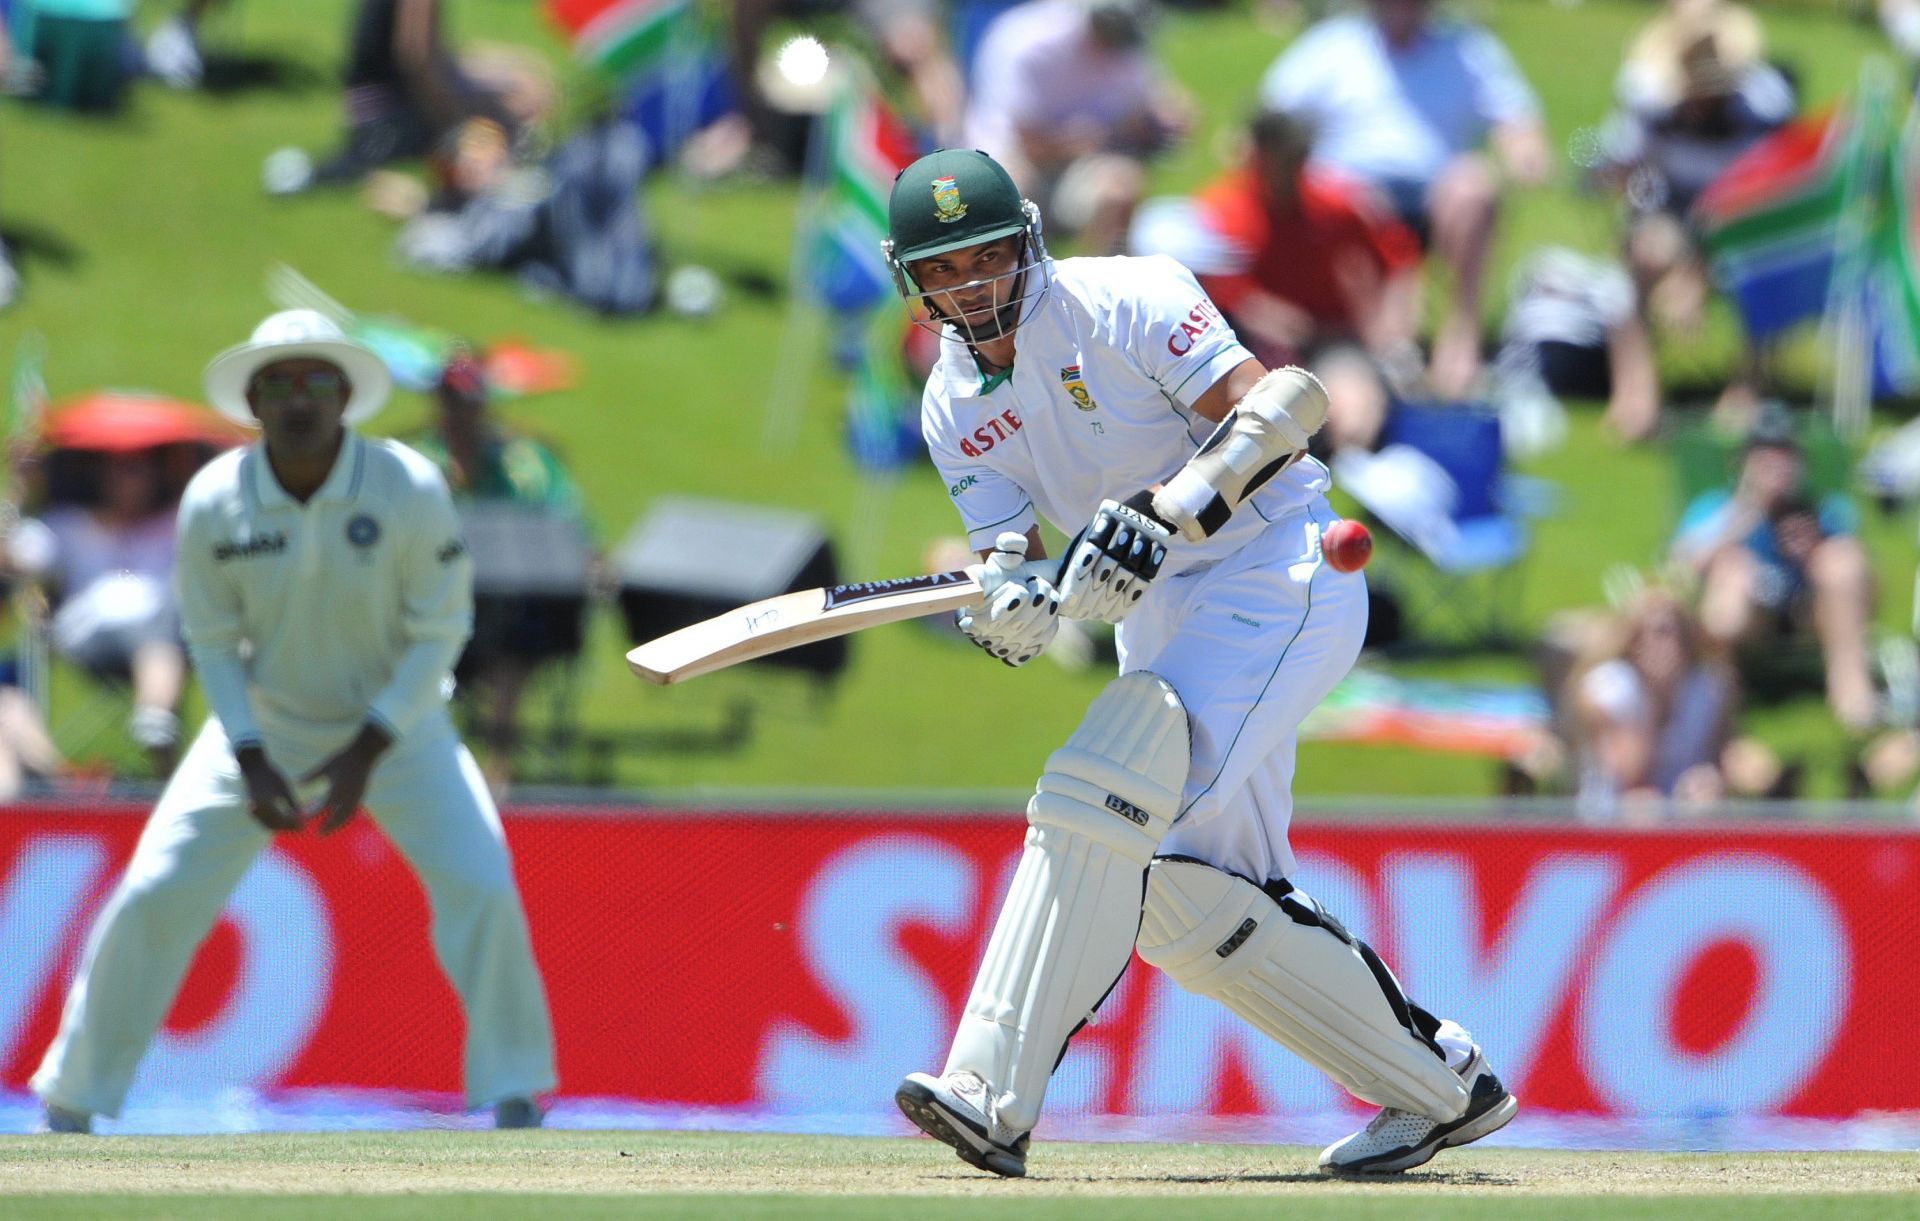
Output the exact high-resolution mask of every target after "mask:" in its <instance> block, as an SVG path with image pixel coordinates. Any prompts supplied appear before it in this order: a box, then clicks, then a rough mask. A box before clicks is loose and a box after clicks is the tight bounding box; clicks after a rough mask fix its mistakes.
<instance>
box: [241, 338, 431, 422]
mask: <svg viewBox="0 0 1920 1221" xmlns="http://www.w3.org/2000/svg"><path fill="white" fill-rule="evenodd" d="M302 358H307V359H311V360H324V361H327V362H329V363H331V364H334V365H337V366H339V368H340V371H341V372H342V373H345V374H346V375H347V380H348V381H349V382H351V383H352V385H353V393H352V394H351V395H349V396H348V398H347V409H346V412H345V414H344V415H343V416H342V417H341V418H342V419H344V420H345V421H346V422H347V423H349V424H359V423H362V422H364V421H366V420H369V419H372V418H373V415H374V413H375V412H377V411H379V410H380V409H381V408H382V407H384V406H386V404H387V394H388V392H389V391H391V390H392V388H393V379H392V378H391V377H390V376H389V375H388V373H387V366H386V364H385V363H384V362H382V361H381V359H380V358H379V357H378V356H376V355H375V354H374V352H373V350H372V349H371V348H367V347H363V346H362V345H360V344H357V343H355V342H354V341H353V340H351V339H348V338H347V336H346V332H344V331H342V330H341V329H340V324H339V323H337V322H335V321H334V320H333V319H331V318H329V317H327V316H326V315H325V314H323V313H321V312H320V311H318V310H310V309H289V310H281V311H280V312H279V313H277V314H271V315H269V316H268V317H267V319H266V321H264V322H262V323H261V324H260V325H259V326H257V327H254V328H253V336H252V337H251V338H249V339H248V340H247V342H245V343H243V344H237V345H235V346H234V347H231V348H228V349H227V350H226V351H224V352H222V353H220V355H218V356H216V357H214V358H213V360H212V361H210V362H208V364H207V374H206V388H207V401H208V402H210V403H212V404H213V405H214V408H215V409H216V410H218V411H219V412H220V414H221V415H223V416H226V417H227V418H228V419H230V420H234V421H236V422H238V423H241V424H245V425H246V426H247V427H249V428H256V427H258V426H259V423H260V422H259V421H258V420H256V419H254V417H253V408H252V407H251V406H249V405H248V404H247V386H248V384H249V383H251V382H252V381H253V375H254V374H255V373H258V372H259V371H260V370H261V369H263V368H265V367H266V366H268V365H270V364H272V363H274V362H275V361H279V360H299V359H302Z"/></svg>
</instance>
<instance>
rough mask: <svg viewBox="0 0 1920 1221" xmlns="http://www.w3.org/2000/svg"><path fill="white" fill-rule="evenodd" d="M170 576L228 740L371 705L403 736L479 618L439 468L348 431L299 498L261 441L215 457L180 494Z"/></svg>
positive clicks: (374, 715)
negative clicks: (327, 466) (311, 489)
mask: <svg viewBox="0 0 1920 1221" xmlns="http://www.w3.org/2000/svg"><path fill="white" fill-rule="evenodd" d="M174 581H175V586H176V588H177V590H178V592H179V598H180V622H181V627H182V629H183V631H184V632H185V634H186V637H187V645H188V648H189V649H190V650H191V651H192V654H193V660H194V666H195V668H196V669H197V670H198V671H199V672H200V679H201V685H202V687H203V688H204V689H205V691H206V693H207V699H208V703H209V704H210V705H211V706H212V708H213V711H214V714H215V715H216V716H217V717H219V719H220V723H221V725H222V727H223V728H224V729H225V730H226V733H227V738H228V740H229V741H230V742H232V743H233V744H234V745H235V746H239V745H240V744H242V743H244V742H247V741H259V740H260V739H261V729H262V728H264V729H265V730H266V731H267V733H268V735H269V736H270V737H271V736H272V735H273V733H274V730H275V729H276V727H284V728H285V729H286V730H287V731H289V732H300V731H311V730H313V729H316V728H339V729H341V730H343V731H350V730H351V729H352V728H353V727H356V726H358V725H359V724H361V723H363V722H365V721H368V720H373V721H376V722H378V723H380V724H382V725H383V726H384V727H385V728H386V729H387V730H388V731H389V732H391V733H392V734H393V735H394V737H396V738H398V737H399V736H400V735H402V734H404V733H405V732H406V731H407V730H408V729H410V728H412V727H413V726H414V725H415V724H417V723H418V722H419V721H420V720H421V719H422V718H423V717H424V716H425V715H426V714H427V713H428V712H430V711H432V710H433V709H434V708H436V707H438V706H439V705H440V704H441V702H442V701H443V700H444V699H445V697H446V692H445V688H446V680H447V675H448V672H449V671H450V669H451V667H452V665H453V663H454V661H455V660H456V659H457V658H458V656H459V652H460V649H461V647H462V645H463V644H464V642H465V641H466V638H467V636H468V635H469V634H470V633H471V632H472V629H473V569H472V560H471V558H470V557H469V556H468V555H467V551H466V546H465V544H464V543H463V542H462V540H461V536H460V525H459V520H458V518H457V517H456V516H455V515H454V511H453V502H452V500H451V498H450V497H449V496H448V494H447V485H446V482H445V481H444V480H443V479H442V478H441V476H440V472H439V471H437V470H436V469H434V467H433V464H432V463H430V462H428V461H427V460H426V459H425V458H423V457H421V456H420V455H419V454H416V453H414V452H413V451H412V450H410V449H408V448H407V447H406V446H404V445H401V444H399V443H398V442H395V441H374V440H368V439H366V438H364V437H360V436H358V435H356V434H354V433H352V432H349V433H348V434H347V436H346V440H345V441H344V442H343V443H342V445H341V447H340V456H339V457H338V458H337V459H336V460H335V462H334V467H333V471H332V472H331V473H330V474H329V475H328V476H327V480H326V483H325V484H323V485H322V486H321V488H320V490H319V491H318V492H316V493H315V494H314V496H313V497H312V499H310V500H309V501H307V503H306V504H304V505H303V504H301V503H300V502H298V501H296V500H294V499H293V498H292V497H291V496H289V495H287V493H286V491H285V490H284V489H282V488H281V486H280V483H279V481H278V480H277V479H276V478H275V477H274V475H273V471H272V469H271V467H270V466H269V465H268V462H267V455H266V450H265V448H264V444H263V443H256V444H254V445H251V446H248V447H247V448H245V449H243V450H238V451H234V452H230V453H226V454H222V455H221V456H220V457H218V458H216V459H214V460H213V461H212V462H211V463H209V464H208V465H207V466H206V467H205V468H204V469H202V470H201V471H200V473H199V474H197V475H195V476H194V478H193V482H192V483H190V484H189V485H188V486H187V491H186V495H185V497H184V498H183V499H182V501H181V505H180V535H179V554H178V562H177V565H176V567H175V569H174ZM243 675H244V678H243V677H242V676H243Z"/></svg>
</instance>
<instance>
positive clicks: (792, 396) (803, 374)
mask: <svg viewBox="0 0 1920 1221" xmlns="http://www.w3.org/2000/svg"><path fill="white" fill-rule="evenodd" d="M838 87H839V88H845V87H846V85H845V83H844V82H841V83H840V85H839V86H838ZM838 109H839V100H838V99H837V98H836V99H835V101H834V102H833V103H832V104H829V106H828V107H827V109H826V110H825V111H824V112H822V113H821V114H818V115H815V116H814V118H813V121H812V123H811V124H810V125H809V126H808V128H807V156H806V165H805V167H804V168H803V170H802V172H801V176H800V180H801V182H802V183H804V184H805V188H804V189H803V190H802V191H801V193H800V203H799V206H798V207H797V208H796V209H795V210H794V229H793V250H792V252H791V254H790V256H789V257H788V260H787V320H786V325H785V326H783V327H782V328H781V336H780V354H779V356H778V358H776V359H775V361H774V366H773V368H774V374H773V387H772V390H771V391H770V392H769V394H768V395H767V416H766V422H765V424H764V425H763V426H762V428H761V430H760V449H761V451H762V452H763V453H766V454H774V453H779V452H781V451H783V450H786V449H789V448H791V447H792V445H793V443H794V441H795V440H797V439H798V435H799V432H800V414H801V412H802V411H803V410H804V409H805V407H806V398H807V390H808V387H809V384H810V383H811V382H812V381H813V371H814V366H815V363H816V358H817V356H818V353H819V351H820V323H821V319H822V317H823V316H824V311H823V310H822V309H821V308H820V306H819V304H818V303H817V302H815V301H814V300H813V295H812V293H811V292H809V291H808V286H807V285H806V284H805V283H804V281H805V280H806V279H807V273H808V264H809V263H810V262H811V258H812V253H813V241H812V237H813V233H814V224H813V223H812V222H810V221H809V219H808V218H809V217H816V216H818V214H819V212H820V206H821V203H822V202H823V201H824V200H825V199H826V196H827V157H828V154H829V151H830V146H831V144H832V142H833V141H832V127H833V124H834V122H835V121H836V120H835V112H836V111H837V110H838Z"/></svg>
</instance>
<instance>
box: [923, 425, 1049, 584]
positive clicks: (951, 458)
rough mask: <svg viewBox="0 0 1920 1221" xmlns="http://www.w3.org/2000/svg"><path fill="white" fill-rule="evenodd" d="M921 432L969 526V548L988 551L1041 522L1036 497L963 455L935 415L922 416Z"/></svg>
mask: <svg viewBox="0 0 1920 1221" xmlns="http://www.w3.org/2000/svg"><path fill="white" fill-rule="evenodd" d="M928 393H929V394H931V393H932V391H931V390H929V391H928ZM920 431H921V435H922V436H924V437H925V438H926V441H927V453H928V455H929V456H931V457H932V459H933V466H934V469H935V470H937V471H939V472H940V478H942V479H943V480H945V481H946V484H947V496H948V497H949V498H951V499H952V501H953V507H954V508H955V509H956V510H958V511H959V514H960V521H961V524H962V525H964V526H965V527H966V530H967V545H968V546H970V547H972V548H973V549H974V550H975V551H984V550H987V549H988V548H991V547H992V546H993V544H994V540H996V539H998V538H999V537H1000V536H1001V535H1002V534H1004V533H1006V532H1007V531H1009V530H1012V531H1014V532H1015V533H1018V534H1025V533H1026V532H1027V531H1029V530H1031V529H1033V527H1034V526H1035V525H1036V524H1037V523H1038V522H1039V520H1040V519H1039V517H1038V516H1037V515H1036V513H1035V512H1034V508H1033V497H1031V496H1029V495H1027V493H1026V492H1025V490H1023V489H1022V488H1021V487H1020V485H1019V484H1017V483H1015V482H1014V481H1013V480H1011V479H1009V478H1007V477H1006V476H1005V475H1003V474H1001V473H1000V472H999V471H996V470H994V469H993V468H992V467H990V466H987V465H986V464H985V463H982V462H979V461H976V460H975V459H972V458H969V457H967V456H966V455H965V454H964V453H962V452H961V451H960V444H959V442H958V441H956V440H955V439H954V438H953V437H950V436H947V435H945V433H944V431H943V430H942V429H941V428H940V427H939V426H938V425H936V424H935V423H934V417H933V416H932V415H930V414H929V415H925V416H923V417H922V419H921V426H920Z"/></svg>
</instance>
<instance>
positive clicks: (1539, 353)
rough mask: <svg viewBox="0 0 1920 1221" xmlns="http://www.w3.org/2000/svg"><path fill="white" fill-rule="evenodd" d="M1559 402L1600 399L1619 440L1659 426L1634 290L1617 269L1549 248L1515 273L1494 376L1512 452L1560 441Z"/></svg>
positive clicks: (1653, 373)
mask: <svg viewBox="0 0 1920 1221" xmlns="http://www.w3.org/2000/svg"><path fill="white" fill-rule="evenodd" d="M1562 398H1578V399H1604V400H1606V404H1607V414H1606V422H1607V424H1608V426H1609V427H1611V428H1612V429H1613V431H1614V433H1615V434H1616V435H1618V436H1619V437H1621V438H1622V439H1623V440H1627V441H1644V440H1646V439H1648V438H1649V437H1651V436H1652V435H1653V433H1654V430H1655V429H1656V428H1657V427H1659V424H1660V378H1659V371H1658V370H1657V369H1656V368H1655V367H1654V362H1653V341H1652V338H1651V337H1650V336H1649V335H1648V334H1647V328H1646V324H1645V323H1643V322H1642V321H1641V320H1640V314H1639V312H1638V311H1637V310H1636V309H1635V308H1634V293H1633V281H1632V280H1631V279H1630V278H1629V277H1628V275H1627V273H1626V272H1625V271H1624V270H1623V269H1622V268H1621V267H1620V266H1619V264H1617V263H1613V262H1611V261H1608V260H1604V259H1594V258H1588V257H1587V256H1585V255H1583V254H1579V253H1577V252H1576V251H1573V250H1568V249H1566V248H1565V247H1561V246H1547V247H1543V248H1541V249H1539V250H1536V251H1534V252H1533V253H1532V254H1530V255H1528V256H1527V257H1526V258H1525V259H1523V260H1522V261H1521V263H1520V265H1519V266H1518V267H1517V268H1515V269H1514V273H1513V287H1512V290H1511V291H1510V292H1509V293H1508V306H1507V321H1506V326H1505V328H1504V332H1503V337H1502V343H1501V347H1500V357H1499V360H1498V361H1497V363H1496V366H1495V369H1494V399H1495V401H1496V403H1497V404H1498V405H1499V407H1500V414H1501V420H1502V422H1503V424H1504V425H1506V426H1507V427H1506V429H1505V436H1506V439H1507V442H1508V444H1509V445H1510V446H1511V447H1512V448H1513V449H1514V450H1515V452H1517V453H1522V454H1525V453H1538V452H1540V451H1542V450H1544V449H1546V448H1550V446H1549V444H1547V442H1549V441H1551V440H1554V439H1557V437H1558V436H1559V435H1560V434H1563V433H1564V431H1565V421H1564V418H1563V417H1564V415H1565V413H1564V411H1563V410H1562V409H1561V408H1560V405H1559V400H1560V399H1562ZM1548 418H1550V419H1551V420H1552V422H1551V423H1547V422H1544V421H1545V420H1546V419H1548Z"/></svg>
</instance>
